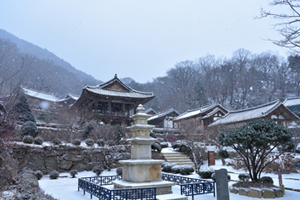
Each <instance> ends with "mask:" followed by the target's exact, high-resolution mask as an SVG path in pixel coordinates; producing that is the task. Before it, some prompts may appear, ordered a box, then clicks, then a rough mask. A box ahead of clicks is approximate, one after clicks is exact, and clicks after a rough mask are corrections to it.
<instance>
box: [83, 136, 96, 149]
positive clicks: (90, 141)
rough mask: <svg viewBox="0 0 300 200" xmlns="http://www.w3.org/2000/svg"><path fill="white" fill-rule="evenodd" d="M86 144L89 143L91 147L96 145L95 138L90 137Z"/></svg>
mask: <svg viewBox="0 0 300 200" xmlns="http://www.w3.org/2000/svg"><path fill="white" fill-rule="evenodd" d="M85 144H86V145H88V146H89V147H91V146H94V144H95V141H94V140H93V139H91V138H89V139H86V140H85Z"/></svg>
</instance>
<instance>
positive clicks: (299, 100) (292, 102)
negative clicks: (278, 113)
mask: <svg viewBox="0 0 300 200" xmlns="http://www.w3.org/2000/svg"><path fill="white" fill-rule="evenodd" d="M283 105H285V106H286V107H290V106H297V105H300V97H294V98H288V99H286V100H285V101H284V102H283Z"/></svg>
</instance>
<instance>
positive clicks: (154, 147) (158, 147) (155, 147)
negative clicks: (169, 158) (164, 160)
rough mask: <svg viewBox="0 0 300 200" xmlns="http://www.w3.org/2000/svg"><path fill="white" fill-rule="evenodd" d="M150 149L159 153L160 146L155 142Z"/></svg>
mask: <svg viewBox="0 0 300 200" xmlns="http://www.w3.org/2000/svg"><path fill="white" fill-rule="evenodd" d="M151 149H153V150H157V151H158V152H161V146H160V144H159V143H158V142H155V143H154V144H152V145H151Z"/></svg>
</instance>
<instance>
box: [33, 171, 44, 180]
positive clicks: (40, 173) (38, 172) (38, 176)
mask: <svg viewBox="0 0 300 200" xmlns="http://www.w3.org/2000/svg"><path fill="white" fill-rule="evenodd" d="M33 174H34V175H35V176H36V178H37V179H38V180H41V178H42V177H43V172H41V171H40V170H37V171H35V172H34V173H33Z"/></svg>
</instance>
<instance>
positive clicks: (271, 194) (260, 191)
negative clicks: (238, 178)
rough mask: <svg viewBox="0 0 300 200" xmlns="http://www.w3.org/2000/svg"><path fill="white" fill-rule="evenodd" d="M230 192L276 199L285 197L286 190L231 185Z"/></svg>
mask: <svg viewBox="0 0 300 200" xmlns="http://www.w3.org/2000/svg"><path fill="white" fill-rule="evenodd" d="M230 192H231V193H234V194H239V195H242V196H248V197H254V198H266V199H275V198H279V197H283V195H284V192H283V190H282V189H281V188H276V187H274V188H237V187H231V188H230Z"/></svg>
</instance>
